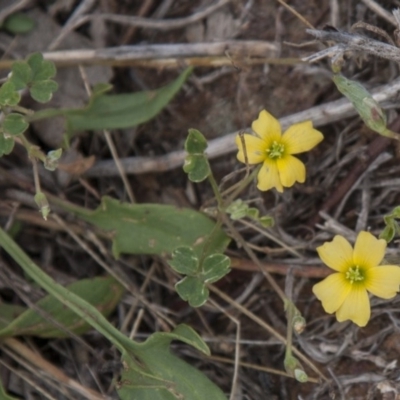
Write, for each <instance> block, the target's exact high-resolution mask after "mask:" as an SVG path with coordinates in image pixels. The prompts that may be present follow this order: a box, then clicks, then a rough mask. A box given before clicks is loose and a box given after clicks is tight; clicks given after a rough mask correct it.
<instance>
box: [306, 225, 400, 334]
mask: <svg viewBox="0 0 400 400" xmlns="http://www.w3.org/2000/svg"><path fill="white" fill-rule="evenodd" d="M385 250H386V241H385V240H383V239H377V238H375V237H374V236H373V235H372V234H371V233H369V232H365V231H362V232H360V233H359V235H358V237H357V240H356V243H355V245H354V250H353V248H352V247H351V245H350V243H349V242H348V241H347V240H346V239H345V238H344V237H343V236H339V235H338V236H335V237H334V238H333V240H332V242H327V243H325V244H323V245H322V246H320V247H318V248H317V251H318V255H319V256H320V258H321V260H322V261H323V262H324V263H325V264H326V265H327V266H328V267H329V268H332V269H333V270H335V271H337V272H336V273H334V274H332V275H329V276H328V277H327V278H325V279H324V280H323V281H322V282H319V283H317V284H316V285H314V287H313V292H314V294H315V296H317V298H318V299H319V300H321V302H322V306H323V308H324V310H325V311H326V312H327V313H329V314H332V313H334V312H336V318H337V320H338V321H339V322H342V321H346V320H351V321H353V322H354V323H355V324H357V325H358V326H365V325H366V324H367V322H368V321H369V319H370V316H371V309H370V304H369V297H368V292H370V293H372V294H373V295H375V296H377V297H381V298H383V299H391V298H392V297H394V296H395V295H396V292H398V291H399V285H400V267H399V266H397V265H379V264H380V263H381V262H382V260H383V257H384V255H385Z"/></svg>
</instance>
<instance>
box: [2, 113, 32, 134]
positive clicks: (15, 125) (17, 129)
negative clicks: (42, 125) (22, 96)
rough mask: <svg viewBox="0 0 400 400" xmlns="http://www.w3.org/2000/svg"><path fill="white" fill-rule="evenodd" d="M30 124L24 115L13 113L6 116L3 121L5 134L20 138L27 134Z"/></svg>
mask: <svg viewBox="0 0 400 400" xmlns="http://www.w3.org/2000/svg"><path fill="white" fill-rule="evenodd" d="M28 126H29V124H28V123H27V122H26V121H25V118H24V116H23V115H22V114H17V113H11V114H8V115H6V117H5V118H4V121H3V129H4V132H6V133H8V134H9V135H11V136H18V135H20V134H21V133H23V132H25V131H26V129H27V128H28Z"/></svg>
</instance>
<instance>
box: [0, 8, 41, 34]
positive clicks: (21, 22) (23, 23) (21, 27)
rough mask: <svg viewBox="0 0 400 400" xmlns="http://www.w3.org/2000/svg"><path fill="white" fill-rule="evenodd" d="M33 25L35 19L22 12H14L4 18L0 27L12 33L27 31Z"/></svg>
mask: <svg viewBox="0 0 400 400" xmlns="http://www.w3.org/2000/svg"><path fill="white" fill-rule="evenodd" d="M34 27H35V21H34V19H32V18H31V17H29V16H28V15H26V14H22V13H15V14H12V15H10V16H9V17H7V18H6V20H5V21H4V22H3V24H2V28H4V29H6V30H7V31H9V32H11V33H14V34H22V33H28V32H30V31H31V30H32V29H33V28H34Z"/></svg>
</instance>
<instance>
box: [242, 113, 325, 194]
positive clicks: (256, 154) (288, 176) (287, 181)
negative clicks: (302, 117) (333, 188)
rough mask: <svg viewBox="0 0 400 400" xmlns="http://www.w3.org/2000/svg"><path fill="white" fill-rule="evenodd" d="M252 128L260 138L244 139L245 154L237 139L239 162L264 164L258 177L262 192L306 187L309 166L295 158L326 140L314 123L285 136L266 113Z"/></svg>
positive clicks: (308, 122) (293, 126)
mask: <svg viewBox="0 0 400 400" xmlns="http://www.w3.org/2000/svg"><path fill="white" fill-rule="evenodd" d="M251 127H252V129H253V131H254V132H255V133H256V135H257V136H253V135H250V134H248V133H245V134H244V135H243V140H244V142H245V148H246V149H245V150H244V148H243V143H242V139H241V137H240V136H239V135H237V136H236V145H237V146H238V148H239V152H238V155H237V158H238V160H239V161H240V162H242V163H245V162H246V158H247V162H248V163H249V164H259V163H263V165H262V167H261V169H260V172H259V173H258V185H257V187H258V189H260V190H269V189H272V188H276V190H278V192H283V187H290V186H293V185H294V184H295V182H300V183H304V181H305V179H306V169H305V166H304V164H303V163H302V162H301V161H300V160H299V159H298V158H296V157H293V154H298V153H303V152H304V151H308V150H311V149H312V148H313V147H314V146H316V145H317V144H318V143H319V142H321V141H322V139H323V138H324V137H323V136H322V134H321V132H319V131H317V130H315V129H314V128H313V125H312V122H311V121H305V122H301V123H299V124H294V125H292V126H291V127H289V129H287V130H286V132H285V133H284V134H283V135H282V134H281V126H280V124H279V121H278V120H277V119H275V118H274V117H273V116H272V115H271V114H269V113H268V112H267V111H265V110H263V111H261V112H260V115H259V116H258V119H256V120H255V121H254V122H253V124H252V126H251Z"/></svg>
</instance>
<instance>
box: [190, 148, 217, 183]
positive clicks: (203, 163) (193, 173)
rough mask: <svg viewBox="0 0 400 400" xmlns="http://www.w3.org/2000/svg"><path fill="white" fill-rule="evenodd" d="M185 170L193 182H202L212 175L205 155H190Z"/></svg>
mask: <svg viewBox="0 0 400 400" xmlns="http://www.w3.org/2000/svg"><path fill="white" fill-rule="evenodd" d="M183 170H184V171H185V172H186V173H187V174H188V177H189V179H190V180H191V181H192V182H202V181H204V179H207V177H208V176H209V175H210V172H211V169H210V164H209V163H208V160H207V158H206V156H205V155H203V154H201V155H188V156H186V158H185V164H184V165H183Z"/></svg>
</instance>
